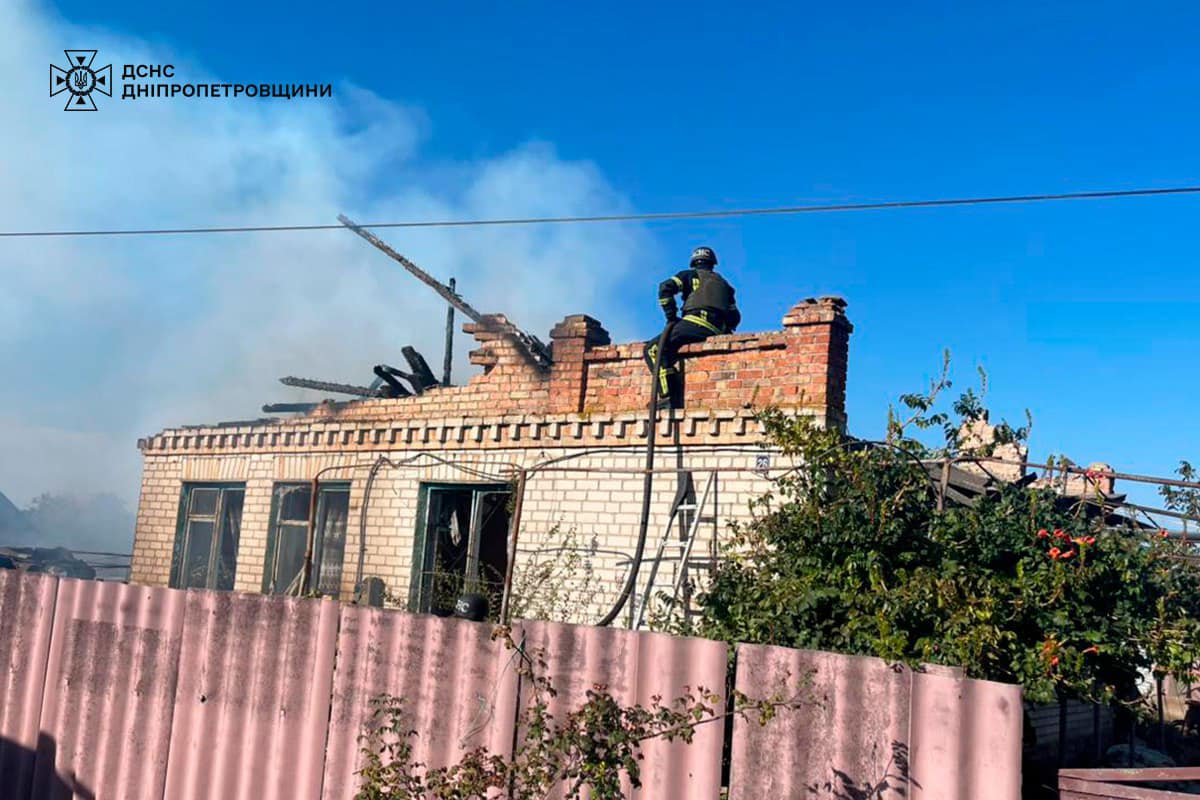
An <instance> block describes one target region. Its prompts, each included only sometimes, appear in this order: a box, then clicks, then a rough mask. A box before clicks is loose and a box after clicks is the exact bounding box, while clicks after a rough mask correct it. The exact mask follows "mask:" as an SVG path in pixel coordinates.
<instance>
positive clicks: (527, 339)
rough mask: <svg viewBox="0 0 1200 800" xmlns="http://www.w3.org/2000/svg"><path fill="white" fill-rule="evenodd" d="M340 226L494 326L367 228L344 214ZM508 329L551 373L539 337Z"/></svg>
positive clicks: (479, 321) (478, 319)
mask: <svg viewBox="0 0 1200 800" xmlns="http://www.w3.org/2000/svg"><path fill="white" fill-rule="evenodd" d="M338 222H340V223H342V224H343V225H345V226H346V227H347V228H349V229H350V230H352V231H354V232H355V233H357V234H358V235H359V236H361V237H362V238H364V239H366V240H367V241H368V242H370V243H371V244H372V245H374V246H375V247H376V248H377V249H379V250H380V251H381V252H382V253H383V254H384V255H386V256H387V257H388V258H391V259H392V260H394V261H396V262H398V263H399V264H400V266H402V267H404V268H405V269H406V270H408V271H409V273H411V274H412V275H413V276H415V277H416V278H417V280H419V281H421V282H422V283H424V284H425V285H426V286H428V287H429V288H431V289H433V290H434V291H435V292H437V293H438V295H439V296H440V297H441V298H442V299H443V300H445V301H446V302H447V303H449V304H450V305H451V306H453V307H454V308H456V309H458V310H459V311H461V312H462V313H464V314H466V315H467V316H468V317H469V318H470V319H471V321H472V322H475V323H477V324H480V325H490V324H491V323H490V321H489V320H488V319H487V318H486V317H485V316H484V315H483V314H481V313H480V312H479V311H477V310H475V309H474V308H472V307H471V304H470V303H468V302H467V301H466V300H463V299H462V297H461V296H460V295H459V294H458V293H457V292H455V291H454V290H452V289H451V288H450V287H449V286H447V285H445V284H444V283H442V282H441V281H439V280H438V279H437V278H434V277H433V276H432V275H430V274H429V273H428V272H426V271H425V270H423V269H421V268H420V267H418V266H417V265H416V264H414V263H413V262H411V261H409V260H408V259H407V258H405V257H404V256H402V255H401V254H400V253H397V252H396V251H395V250H393V249H392V248H391V247H390V246H389V245H388V244H387V243H386V242H384V241H383V240H382V239H380V238H379V237H378V236H376V235H375V234H373V233H371V232H370V231H368V230H366V229H365V228H362V227H361V226H359V225H358V224H357V223H355V222H354V221H353V220H351V219H350V218H349V217H347V216H346V215H345V214H338ZM508 327H509V329H508V330H505V331H504V333H505V334H507V335H509V336H511V337H512V338H513V339H514V340H516V342H517V344H519V345H520V346H521V348H522V349H524V350H525V352H526V354H527V355H528V356H529V358H530V360H531V361H532V362H533V363H534V364H535V365H536V366H538V367H539V368H541V369H549V368H550V363H551V360H550V350H549V348H547V347H546V345H544V344H542V342H541V341H540V340H539V339H538V338H537V337H536V336H534V335H532V334H529V333H526V332H525V331H523V330H521V329H520V328H518V327H517V326H516V325H512V324H510V325H509V326H508Z"/></svg>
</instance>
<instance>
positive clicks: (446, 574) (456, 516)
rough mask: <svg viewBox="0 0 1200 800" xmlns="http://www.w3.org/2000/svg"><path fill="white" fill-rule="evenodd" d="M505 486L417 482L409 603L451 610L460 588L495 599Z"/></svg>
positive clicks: (504, 534) (500, 580)
mask: <svg viewBox="0 0 1200 800" xmlns="http://www.w3.org/2000/svg"><path fill="white" fill-rule="evenodd" d="M510 494H511V493H510V491H509V488H508V487H507V486H504V485H500V486H478V485H469V484H437V485H428V484H427V485H425V486H422V487H421V500H420V504H419V505H418V509H417V536H416V544H415V549H414V553H413V556H414V558H413V564H414V570H413V578H412V582H411V588H410V590H409V606H410V608H412V609H413V610H414V611H425V612H433V613H436V614H447V613H450V612H451V611H452V610H453V608H454V602H455V600H457V599H458V597H459V596H460V595H461V594H462V593H463V592H478V593H480V594H483V595H485V596H487V598H488V601H489V604H490V605H491V611H492V613H493V614H494V613H495V612H496V611H498V610H499V608H498V603H499V600H500V594H501V592H502V590H503V586H504V572H505V569H506V568H507V566H508V500H509V497H510Z"/></svg>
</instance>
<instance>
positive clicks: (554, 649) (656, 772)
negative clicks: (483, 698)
mask: <svg viewBox="0 0 1200 800" xmlns="http://www.w3.org/2000/svg"><path fill="white" fill-rule="evenodd" d="M521 634H524V636H525V640H526V650H528V651H530V652H531V653H536V652H538V651H540V652H543V653H545V654H546V655H547V656H548V659H547V661H548V666H547V670H546V674H547V677H549V678H550V680H551V681H552V682H553V685H554V688H555V689H556V690H557V691H558V696H557V697H556V698H555V699H554V700H553V701H551V704H550V711H551V713H552V714H554V715H555V716H559V717H561V716H562V715H565V714H566V713H568V712H570V711H572V710H574V709H576V708H578V707H579V706H580V705H581V704H582V703H583V702H585V700H586V693H587V690H588V689H590V688H591V687H592V685H593V684H604V685H606V686H607V687H608V690H609V691H610V692H611V693H612V695H613V697H615V698H616V699H617V700H618V701H619V702H621V703H623V704H633V703H640V704H642V705H649V704H650V702H651V698H652V697H653V696H654V695H661V696H662V698H663V701H664V702H665V703H669V702H670V701H671V700H672V699H674V698H676V697H678V696H680V695H681V694H682V693H683V692H684V691H685V687H690V688H691V690H692V691H696V690H697V689H698V688H699V687H703V688H704V689H706V690H711V691H713V692H716V693H717V694H720V695H722V696H724V694H725V673H726V667H727V661H726V657H727V652H728V651H727V648H726V646H725V644H724V643H723V642H712V641H708V640H705V639H684V638H677V637H671V636H667V635H665V634H658V633H637V632H634V631H628V630H618V629H614V628H594V627H588V626H583V625H565V624H559V623H550V622H523V623H521V624H520V626H519V629H518V630H517V631H515V632H514V636H520V635H521ZM720 710H721V709H717V711H718V713H720ZM722 737H723V726H722V723H720V722H711V723H708V724H705V725H701V726H700V727H699V728H698V729H697V731H696V736H695V739H694V740H693V741H692V743H691V744H686V743H684V742H681V741H676V742H666V741H662V740H652V741H648V742H646V744H645V746H644V747H643V751H642V752H643V753H644V755H645V760H644V761H643V762H642V764H641V768H642V775H641V780H642V788H641V789H640V790H637V791H634V790H631V789H627V791H626V796H628V797H635V798H645V799H646V800H651V799H653V800H706V799H707V798H712V799H713V800H716V798H718V797H719V796H720V793H721V744H722ZM735 796H736V795H735Z"/></svg>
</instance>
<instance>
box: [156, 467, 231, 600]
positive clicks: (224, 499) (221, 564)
mask: <svg viewBox="0 0 1200 800" xmlns="http://www.w3.org/2000/svg"><path fill="white" fill-rule="evenodd" d="M245 495H246V486H245V484H212V483H207V484H206V483H189V484H184V486H183V495H182V497H181V498H180V501H179V527H178V530H177V531H176V533H175V552H174V555H173V556H172V558H171V582H170V585H171V587H172V588H175V589H223V590H227V591H228V590H230V589H233V578H234V575H235V573H236V572H237V549H238V536H239V534H240V533H241V529H242V500H243V499H244V498H245Z"/></svg>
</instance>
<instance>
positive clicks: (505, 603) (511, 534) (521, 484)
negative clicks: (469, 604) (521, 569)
mask: <svg viewBox="0 0 1200 800" xmlns="http://www.w3.org/2000/svg"><path fill="white" fill-rule="evenodd" d="M525 479H526V473H525V469H524V468H521V469H519V470H518V471H517V496H516V499H515V500H514V502H513V515H512V519H511V520H510V521H509V524H508V563H507V564H505V565H504V591H503V593H502V594H501V595H500V624H501V625H507V624H508V617H509V614H510V613H511V611H512V584H513V569H514V566H515V564H516V561H517V536H518V535H519V534H520V532H521V506H522V505H523V504H524V501H525Z"/></svg>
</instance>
